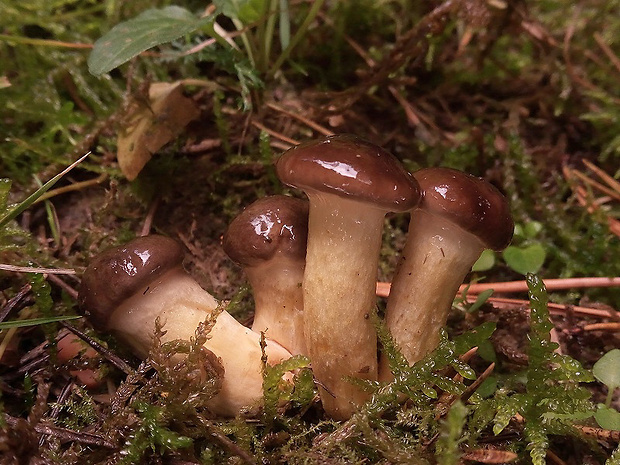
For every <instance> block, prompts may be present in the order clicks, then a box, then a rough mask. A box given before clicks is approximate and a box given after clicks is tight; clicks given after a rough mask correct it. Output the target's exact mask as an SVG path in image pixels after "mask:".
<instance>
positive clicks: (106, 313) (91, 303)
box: [78, 235, 184, 329]
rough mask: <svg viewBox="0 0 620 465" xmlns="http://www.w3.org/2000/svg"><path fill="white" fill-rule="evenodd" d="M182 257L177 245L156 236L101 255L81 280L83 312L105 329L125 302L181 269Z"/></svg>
mask: <svg viewBox="0 0 620 465" xmlns="http://www.w3.org/2000/svg"><path fill="white" fill-rule="evenodd" d="M183 255H184V254H183V249H182V247H181V245H180V244H179V243H178V242H176V241H175V240H173V239H170V238H168V237H164V236H157V235H152V236H143V237H138V238H136V239H134V240H132V241H130V242H128V243H127V244H125V245H122V246H119V247H114V248H111V249H108V250H106V251H104V252H102V253H101V254H99V255H97V256H96V257H95V258H94V259H93V260H92V261H91V263H90V265H89V266H88V268H86V271H85V272H84V276H83V277H82V284H81V286H80V290H79V294H78V303H79V306H80V308H81V309H82V311H83V312H84V313H85V314H86V315H88V316H89V318H90V319H91V321H92V322H93V324H94V325H95V326H97V327H99V328H102V329H105V328H106V327H107V324H108V319H109V318H110V316H111V314H112V313H113V312H114V310H115V309H116V308H117V307H118V306H119V305H120V304H121V303H122V302H123V301H124V300H126V299H127V298H129V297H131V296H132V295H134V294H135V293H137V292H138V291H145V290H146V289H147V288H148V286H149V284H150V283H152V282H153V281H154V280H155V279H157V278H159V277H160V276H161V275H163V274H164V273H166V272H167V271H169V270H171V269H173V268H175V267H177V266H181V263H182V261H183Z"/></svg>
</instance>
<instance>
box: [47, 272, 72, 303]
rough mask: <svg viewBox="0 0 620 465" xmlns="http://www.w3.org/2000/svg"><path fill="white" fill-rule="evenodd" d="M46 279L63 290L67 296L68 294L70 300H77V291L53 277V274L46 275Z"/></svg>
mask: <svg viewBox="0 0 620 465" xmlns="http://www.w3.org/2000/svg"><path fill="white" fill-rule="evenodd" d="M46 279H47V280H48V281H50V282H52V283H54V284H56V285H57V286H58V287H60V288H61V289H63V290H64V291H65V292H66V293H67V294H69V296H71V298H72V299H74V300H77V298H78V291H76V290H75V289H74V288H73V287H71V286H69V285H68V284H67V283H66V282H64V281H63V280H62V279H60V278H59V277H58V276H56V275H53V274H48V275H47V278H46Z"/></svg>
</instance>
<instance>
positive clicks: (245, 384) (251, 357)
mask: <svg viewBox="0 0 620 465" xmlns="http://www.w3.org/2000/svg"><path fill="white" fill-rule="evenodd" d="M218 305H219V304H218V302H217V300H215V298H213V297H212V296H211V295H210V294H209V293H208V292H206V291H205V290H203V289H202V288H201V287H200V286H199V285H198V283H196V281H194V279H192V278H191V276H189V275H188V274H186V273H185V272H184V271H183V270H182V269H174V270H171V271H169V272H167V273H165V274H164V275H162V276H161V277H160V278H159V279H157V280H156V281H154V282H152V283H151V284H150V285H149V286H148V287H147V288H146V289H144V290H142V291H140V292H137V293H136V294H134V295H133V296H132V297H131V298H129V299H128V300H126V301H125V302H124V303H123V304H122V305H120V306H119V307H118V308H117V309H116V310H115V312H114V313H113V315H112V316H111V317H110V320H109V324H108V327H109V329H111V330H113V331H114V332H115V333H116V335H117V336H118V337H119V339H122V340H123V342H125V343H127V344H128V345H130V346H131V347H132V348H133V350H134V351H135V352H136V354H137V355H138V356H140V357H142V358H145V357H146V356H147V355H148V352H149V349H150V348H151V346H152V344H153V335H154V329H155V328H154V321H155V320H156V319H157V318H159V321H160V324H161V325H162V329H163V331H165V334H164V336H163V337H162V342H167V341H172V340H175V339H184V340H188V339H189V338H191V337H194V336H195V331H196V328H197V327H198V325H199V324H200V323H201V322H203V321H205V320H207V319H208V318H209V317H210V316H211V315H212V314H213V312H214V311H215V310H216V309H217V308H218ZM259 341H260V335H259V334H257V333H255V332H253V331H251V330H250V329H249V328H246V327H244V326H243V325H241V324H240V323H239V322H237V321H236V320H235V319H234V318H233V317H232V316H231V315H230V314H229V313H228V312H226V311H222V312H221V313H220V314H219V315H218V316H217V320H216V323H215V325H214V326H213V328H212V330H211V332H210V333H209V339H208V340H207V342H206V343H205V347H206V348H207V349H208V350H210V351H212V352H213V353H214V354H215V355H216V356H217V357H219V359H220V361H221V363H222V365H223V367H224V370H225V374H224V378H223V380H222V386H221V390H220V391H219V393H218V394H217V395H216V396H215V397H214V398H213V399H212V400H211V402H210V408H211V409H212V411H213V412H214V413H216V414H218V415H224V416H235V415H237V414H238V413H239V412H240V411H241V410H242V409H244V408H245V407H250V408H251V407H256V406H258V405H259V404H260V402H261V401H262V397H263V389H262V383H263V379H262V363H261V355H262V352H261V348H260V343H259ZM265 353H266V355H267V357H268V361H269V363H271V364H276V363H279V362H281V361H282V360H285V359H288V358H289V357H290V356H291V355H290V353H289V352H288V351H287V350H286V349H284V347H282V346H280V345H279V344H278V343H276V342H274V341H270V340H268V342H267V347H266V348H265Z"/></svg>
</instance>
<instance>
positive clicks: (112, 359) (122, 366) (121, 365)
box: [59, 321, 134, 375]
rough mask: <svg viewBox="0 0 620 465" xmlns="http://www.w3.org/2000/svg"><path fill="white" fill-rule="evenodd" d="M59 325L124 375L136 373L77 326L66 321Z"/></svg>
mask: <svg viewBox="0 0 620 465" xmlns="http://www.w3.org/2000/svg"><path fill="white" fill-rule="evenodd" d="M59 323H60V324H61V325H62V326H64V327H65V328H67V329H68V330H69V331H71V332H72V333H73V334H75V335H76V336H77V337H79V338H80V339H81V340H83V341H84V342H86V343H87V344H89V345H90V346H91V347H92V348H93V349H95V350H96V351H97V352H99V353H100V354H101V355H103V356H104V357H105V358H106V359H107V360H108V361H109V362H110V363H111V364H112V365H114V366H115V367H116V368H118V369H119V370H121V371H122V372H123V373H125V374H127V375H130V374H132V373H134V369H133V368H131V366H130V365H129V364H128V363H127V362H126V361H125V360H123V359H122V358H120V357H119V356H118V355H116V354H115V353H114V352H112V351H111V350H109V349H108V348H106V347H104V346H102V345H101V344H99V343H98V342H97V341H95V340H94V339H93V338H91V337H89V336H88V335H87V334H85V333H83V332H82V331H80V330H79V329H77V328H76V327H75V326H73V325H71V324H69V323H67V322H66V321H60V322H59Z"/></svg>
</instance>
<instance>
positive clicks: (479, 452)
mask: <svg viewBox="0 0 620 465" xmlns="http://www.w3.org/2000/svg"><path fill="white" fill-rule="evenodd" d="M518 458H519V456H518V455H517V454H515V453H514V452H511V451H508V450H499V449H467V450H465V451H464V452H463V454H462V455H461V459H463V460H469V461H473V462H477V463H500V464H501V463H509V462H514V461H515V460H517V459H518Z"/></svg>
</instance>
